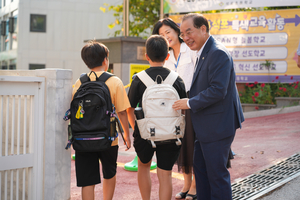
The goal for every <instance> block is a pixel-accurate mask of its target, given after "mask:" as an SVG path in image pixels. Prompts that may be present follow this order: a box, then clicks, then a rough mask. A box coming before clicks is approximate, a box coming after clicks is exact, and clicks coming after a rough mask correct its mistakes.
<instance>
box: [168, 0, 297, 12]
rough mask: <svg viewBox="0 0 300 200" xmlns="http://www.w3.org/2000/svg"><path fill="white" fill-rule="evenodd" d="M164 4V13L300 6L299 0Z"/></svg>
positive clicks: (197, 0)
mask: <svg viewBox="0 0 300 200" xmlns="http://www.w3.org/2000/svg"><path fill="white" fill-rule="evenodd" d="M163 4H164V13H185V12H197V11H205V10H222V9H236V8H247V7H270V6H272V7H278V6H299V0H276V1H274V0H235V1H234V0H163Z"/></svg>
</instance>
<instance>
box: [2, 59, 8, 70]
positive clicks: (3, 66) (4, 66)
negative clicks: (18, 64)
mask: <svg viewBox="0 0 300 200" xmlns="http://www.w3.org/2000/svg"><path fill="white" fill-rule="evenodd" d="M1 69H8V63H7V61H5V60H3V61H2V62H1Z"/></svg>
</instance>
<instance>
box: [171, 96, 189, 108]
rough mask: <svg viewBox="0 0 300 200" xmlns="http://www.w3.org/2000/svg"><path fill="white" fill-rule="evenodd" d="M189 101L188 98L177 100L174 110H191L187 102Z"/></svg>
mask: <svg viewBox="0 0 300 200" xmlns="http://www.w3.org/2000/svg"><path fill="white" fill-rule="evenodd" d="M188 100H189V99H188V98H184V99H180V100H177V101H175V102H174V104H173V106H172V108H173V109H174V110H187V109H190V108H189V107H188V106H187V101H188Z"/></svg>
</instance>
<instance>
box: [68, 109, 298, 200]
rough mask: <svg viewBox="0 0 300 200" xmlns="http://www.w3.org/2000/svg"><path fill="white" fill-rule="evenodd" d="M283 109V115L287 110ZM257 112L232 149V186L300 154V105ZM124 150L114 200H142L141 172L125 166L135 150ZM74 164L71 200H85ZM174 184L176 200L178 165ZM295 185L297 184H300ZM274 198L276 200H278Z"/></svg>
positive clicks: (153, 195)
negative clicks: (79, 186)
mask: <svg viewBox="0 0 300 200" xmlns="http://www.w3.org/2000/svg"><path fill="white" fill-rule="evenodd" d="M274 110H275V109H274ZM280 110H281V111H280V112H282V110H285V109H280ZM292 111H296V112H292ZM256 112H257V113H256V115H255V116H250V117H249V116H248V117H247V116H246V120H245V122H244V123H243V124H242V126H243V128H242V129H239V130H237V133H236V137H235V140H234V142H233V144H232V149H233V151H234V152H235V153H236V156H235V159H234V160H232V168H231V169H229V171H230V174H231V180H232V183H233V182H236V181H238V180H240V179H242V178H245V177H246V176H249V175H251V174H253V173H255V172H258V171H261V170H263V169H265V168H267V167H270V166H272V165H274V164H276V163H278V162H280V161H282V160H284V159H286V158H287V157H289V156H291V155H293V154H295V153H298V152H300V145H299V144H300V137H299V136H300V123H299V121H300V120H299V119H300V106H296V107H294V108H292V109H290V110H289V111H288V113H285V114H273V113H271V115H269V116H263V115H264V114H262V113H263V112H265V111H256ZM280 112H276V113H280ZM246 115H247V114H246ZM256 116H259V117H256ZM251 117H253V118H251ZM216 123H217V122H216ZM124 150H125V146H124V145H123V144H122V141H121V139H120V150H119V157H118V172H117V184H116V190H115V194H114V199H115V200H120V199H126V200H127V199H128V200H131V199H141V197H140V193H139V189H138V185H137V173H136V172H130V171H126V170H124V164H125V163H127V162H130V161H131V160H133V158H134V157H135V152H134V148H131V149H130V150H129V151H124ZM154 161H155V158H154ZM74 163H75V162H74V161H73V160H72V163H71V167H72V169H71V173H72V174H71V200H79V199H81V197H80V188H78V187H76V178H75V167H74ZM151 178H152V192H151V199H152V200H157V199H158V180H157V176H156V170H152V171H151ZM297 180H298V179H296V181H297ZM172 181H173V198H172V199H175V198H174V196H175V194H176V193H177V192H179V191H180V189H181V187H182V185H183V176H182V174H181V173H178V171H177V166H174V168H173V179H172ZM293 184H294V183H293ZM295 184H296V185H297V184H298V182H296V183H295ZM299 186H300V185H299ZM299 186H298V187H299ZM299 188H300V187H299ZM96 199H102V184H99V185H97V186H96ZM273 199H275V200H276V198H273ZM279 199H280V198H279ZM299 199H300V198H299Z"/></svg>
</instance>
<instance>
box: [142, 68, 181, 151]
mask: <svg viewBox="0 0 300 200" xmlns="http://www.w3.org/2000/svg"><path fill="white" fill-rule="evenodd" d="M137 76H138V77H139V79H140V80H141V81H142V82H143V83H144V84H145V85H146V87H147V88H146V90H145V92H144V94H143V99H142V105H143V111H144V116H145V117H144V118H143V119H140V120H137V124H138V127H139V130H140V135H141V137H142V138H143V139H146V140H150V141H151V144H152V147H153V148H155V147H156V145H155V143H154V142H155V141H166V140H174V139H175V140H176V139H177V141H176V144H177V145H181V141H180V139H179V138H183V136H184V129H185V116H184V115H182V114H181V110H177V111H175V110H174V109H173V108H172V105H173V103H174V102H175V101H177V100H179V99H180V98H179V95H178V92H177V91H176V89H175V88H174V87H173V84H174V82H175V81H176V79H177V77H178V74H177V73H176V72H174V71H171V73H170V74H169V75H168V76H167V78H166V79H165V80H164V81H163V79H162V77H161V76H160V75H157V77H156V80H155V82H154V81H153V80H152V78H151V77H150V76H149V75H148V74H147V73H146V72H145V71H142V72H140V73H138V74H137ZM157 78H161V81H162V82H161V84H157Z"/></svg>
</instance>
